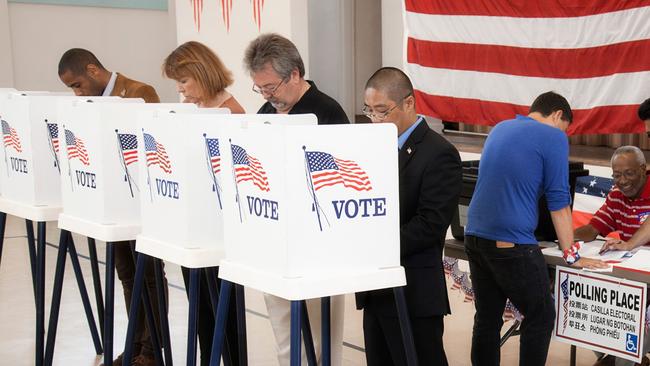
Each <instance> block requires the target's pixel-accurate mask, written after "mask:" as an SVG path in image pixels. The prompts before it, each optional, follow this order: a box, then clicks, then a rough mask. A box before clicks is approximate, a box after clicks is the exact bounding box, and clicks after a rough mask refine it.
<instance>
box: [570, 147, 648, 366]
mask: <svg viewBox="0 0 650 366" xmlns="http://www.w3.org/2000/svg"><path fill="white" fill-rule="evenodd" d="M647 174H648V173H647V172H646V161H645V156H644V155H643V152H641V150H640V149H639V148H638V147H636V146H622V147H619V148H618V149H616V151H615V152H614V155H612V178H614V189H612V191H611V192H609V194H608V195H607V199H606V200H605V203H604V204H603V206H602V207H601V208H600V209H599V210H598V211H597V212H596V213H595V214H594V217H593V218H592V219H591V221H590V222H589V224H587V225H584V226H581V227H579V228H577V229H576V230H575V232H574V238H575V240H584V241H592V240H594V239H596V236H598V235H599V234H600V235H602V236H606V235H607V234H609V233H611V232H613V231H618V232H620V235H621V240H615V241H609V243H616V244H619V243H625V242H627V241H628V240H630V238H632V236H633V235H634V233H635V232H636V231H637V230H638V229H639V227H640V226H641V224H643V223H644V222H645V221H646V219H647V218H648V217H649V216H650V180H649V179H648V175H647ZM603 249H610V246H609V245H607V244H606V245H605V246H603ZM611 249H624V248H618V247H617V246H616V245H614V246H612V247H611ZM648 338H649V337H647V336H646V337H645V341H644V343H645V344H644V347H643V350H644V352H648V348H649V343H650V340H649V339H648ZM596 355H597V356H598V357H599V359H598V361H597V362H596V363H595V364H594V365H598V366H605V365H612V366H624V365H630V366H632V365H634V364H635V363H634V362H632V361H628V360H624V359H621V358H616V357H614V356H611V355H604V354H602V353H599V352H596ZM642 365H648V358H647V357H644V358H643V363H642Z"/></svg>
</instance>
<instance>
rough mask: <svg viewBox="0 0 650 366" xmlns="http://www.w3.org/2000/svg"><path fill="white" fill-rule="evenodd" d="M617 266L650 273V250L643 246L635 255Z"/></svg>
mask: <svg viewBox="0 0 650 366" xmlns="http://www.w3.org/2000/svg"><path fill="white" fill-rule="evenodd" d="M616 267H619V268H622V269H628V270H633V271H641V272H649V273H650V250H648V249H644V248H641V249H640V250H639V251H637V252H636V254H634V256H633V257H632V258H630V259H628V260H626V261H625V262H624V263H621V264H616Z"/></svg>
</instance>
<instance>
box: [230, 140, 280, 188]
mask: <svg viewBox="0 0 650 366" xmlns="http://www.w3.org/2000/svg"><path fill="white" fill-rule="evenodd" d="M232 164H233V167H234V169H235V180H236V182H237V183H240V182H245V181H247V180H250V181H252V182H253V184H254V185H255V186H256V187H257V188H259V189H260V190H262V191H264V192H269V191H270V190H271V189H270V188H269V180H268V178H267V177H266V171H264V167H263V166H262V163H260V161H259V160H257V159H256V158H255V157H254V156H252V155H249V154H248V153H246V150H245V149H244V148H242V147H241V146H238V145H232Z"/></svg>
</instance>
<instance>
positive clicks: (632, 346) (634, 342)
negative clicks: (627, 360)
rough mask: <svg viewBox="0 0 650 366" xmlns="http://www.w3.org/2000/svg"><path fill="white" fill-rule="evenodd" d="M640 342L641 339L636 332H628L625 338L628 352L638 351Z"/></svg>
mask: <svg viewBox="0 0 650 366" xmlns="http://www.w3.org/2000/svg"><path fill="white" fill-rule="evenodd" d="M638 344H639V339H638V336H637V335H636V334H632V333H627V337H626V340H625V350H626V351H628V352H634V353H636V351H637V348H638Z"/></svg>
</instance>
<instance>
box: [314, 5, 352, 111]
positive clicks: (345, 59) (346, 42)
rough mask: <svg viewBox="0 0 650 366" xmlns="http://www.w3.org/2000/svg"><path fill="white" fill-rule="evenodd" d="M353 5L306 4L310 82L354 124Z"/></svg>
mask: <svg viewBox="0 0 650 366" xmlns="http://www.w3.org/2000/svg"><path fill="white" fill-rule="evenodd" d="M355 3H356V1H354V2H353V1H349V0H328V1H322V0H309V9H308V10H309V24H308V33H309V55H310V56H311V62H310V63H309V65H306V66H307V68H308V69H309V72H310V75H311V79H312V80H314V81H315V82H316V85H317V86H318V88H319V89H320V90H321V91H323V92H324V93H325V94H327V95H329V96H330V97H332V98H334V99H336V100H337V101H338V102H339V104H340V105H341V107H343V110H345V113H346V114H347V115H348V118H349V119H350V120H354V104H355V99H356V98H355V95H354V58H355V53H354V49H355V39H354V21H355V19H354V14H355Z"/></svg>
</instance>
